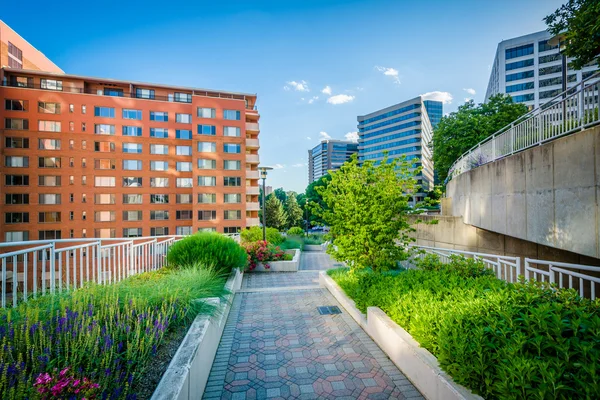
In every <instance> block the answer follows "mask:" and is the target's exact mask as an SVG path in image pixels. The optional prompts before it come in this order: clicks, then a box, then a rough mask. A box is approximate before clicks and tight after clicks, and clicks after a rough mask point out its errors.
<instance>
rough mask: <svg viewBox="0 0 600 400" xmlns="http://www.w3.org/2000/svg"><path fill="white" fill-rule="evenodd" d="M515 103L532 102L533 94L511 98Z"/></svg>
mask: <svg viewBox="0 0 600 400" xmlns="http://www.w3.org/2000/svg"><path fill="white" fill-rule="evenodd" d="M512 98H513V101H514V102H515V103H522V102H524V101H533V100H534V99H535V95H534V93H528V94H522V95H519V96H512Z"/></svg>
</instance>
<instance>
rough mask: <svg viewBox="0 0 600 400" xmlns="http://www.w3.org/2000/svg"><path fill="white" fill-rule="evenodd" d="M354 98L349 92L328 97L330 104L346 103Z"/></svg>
mask: <svg viewBox="0 0 600 400" xmlns="http://www.w3.org/2000/svg"><path fill="white" fill-rule="evenodd" d="M352 100H354V96H350V95H347V94H337V95H335V96H331V97H330V98H328V99H327V102H328V103H329V104H344V103H348V102H350V101H352Z"/></svg>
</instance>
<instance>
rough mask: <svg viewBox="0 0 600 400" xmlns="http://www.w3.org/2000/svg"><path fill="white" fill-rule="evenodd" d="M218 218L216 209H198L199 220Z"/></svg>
mask: <svg viewBox="0 0 600 400" xmlns="http://www.w3.org/2000/svg"><path fill="white" fill-rule="evenodd" d="M215 219H217V211H216V210H200V211H198V221H212V220H215Z"/></svg>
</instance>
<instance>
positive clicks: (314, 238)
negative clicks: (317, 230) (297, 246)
mask: <svg viewBox="0 0 600 400" xmlns="http://www.w3.org/2000/svg"><path fill="white" fill-rule="evenodd" d="M323 243H325V235H318V234H311V235H308V237H305V238H304V244H312V245H314V244H323Z"/></svg>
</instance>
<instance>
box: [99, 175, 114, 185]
mask: <svg viewBox="0 0 600 400" xmlns="http://www.w3.org/2000/svg"><path fill="white" fill-rule="evenodd" d="M94 186H96V187H115V186H116V178H115V177H114V176H96V177H94Z"/></svg>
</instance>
